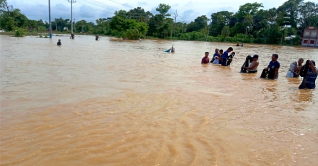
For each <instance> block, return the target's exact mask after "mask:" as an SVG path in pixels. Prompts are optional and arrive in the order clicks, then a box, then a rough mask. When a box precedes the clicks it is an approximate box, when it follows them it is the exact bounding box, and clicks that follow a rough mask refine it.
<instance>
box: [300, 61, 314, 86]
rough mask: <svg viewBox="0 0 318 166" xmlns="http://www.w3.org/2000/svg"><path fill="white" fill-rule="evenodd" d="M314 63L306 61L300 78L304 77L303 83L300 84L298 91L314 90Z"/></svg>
mask: <svg viewBox="0 0 318 166" xmlns="http://www.w3.org/2000/svg"><path fill="white" fill-rule="evenodd" d="M317 72H318V71H317V68H316V63H315V61H313V60H311V61H310V60H307V62H306V64H305V65H304V66H303V67H302V69H301V72H300V76H302V77H304V78H303V82H302V83H301V84H300V86H299V89H315V88H316V79H317Z"/></svg>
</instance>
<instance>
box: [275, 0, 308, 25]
mask: <svg viewBox="0 0 318 166" xmlns="http://www.w3.org/2000/svg"><path fill="white" fill-rule="evenodd" d="M302 1H303V0H288V1H286V2H285V3H284V4H283V5H281V6H280V7H279V8H278V9H277V12H279V13H281V19H280V20H281V21H279V23H280V26H286V25H290V26H292V27H293V28H297V19H298V11H299V9H298V5H299V4H300V3H301V2H302Z"/></svg>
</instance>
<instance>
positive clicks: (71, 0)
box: [68, 0, 76, 34]
mask: <svg viewBox="0 0 318 166" xmlns="http://www.w3.org/2000/svg"><path fill="white" fill-rule="evenodd" d="M68 2H70V3H71V33H72V34H73V3H76V1H75V0H68Z"/></svg>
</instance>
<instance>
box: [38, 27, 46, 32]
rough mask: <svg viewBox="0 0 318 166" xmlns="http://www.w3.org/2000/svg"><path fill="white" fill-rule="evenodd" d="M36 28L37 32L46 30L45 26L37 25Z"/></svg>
mask: <svg viewBox="0 0 318 166" xmlns="http://www.w3.org/2000/svg"><path fill="white" fill-rule="evenodd" d="M38 30H39V32H45V31H46V27H45V26H39V27H38Z"/></svg>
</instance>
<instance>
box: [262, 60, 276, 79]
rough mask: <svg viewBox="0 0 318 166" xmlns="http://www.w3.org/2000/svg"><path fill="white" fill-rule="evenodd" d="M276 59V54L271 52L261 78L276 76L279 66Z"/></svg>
mask: <svg viewBox="0 0 318 166" xmlns="http://www.w3.org/2000/svg"><path fill="white" fill-rule="evenodd" d="M277 59H278V54H273V55H272V61H271V62H269V65H268V67H267V68H265V69H264V70H263V72H262V75H261V78H268V79H277V78H278V70H279V68H280V63H279V62H278V61H277Z"/></svg>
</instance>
